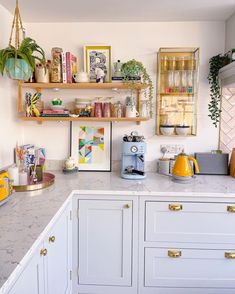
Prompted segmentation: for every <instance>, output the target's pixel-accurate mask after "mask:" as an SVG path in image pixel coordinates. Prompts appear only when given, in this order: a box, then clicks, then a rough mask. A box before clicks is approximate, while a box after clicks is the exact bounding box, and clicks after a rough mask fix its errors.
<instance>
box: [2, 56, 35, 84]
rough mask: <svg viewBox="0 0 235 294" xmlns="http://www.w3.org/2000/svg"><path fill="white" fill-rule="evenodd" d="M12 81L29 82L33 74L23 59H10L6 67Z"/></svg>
mask: <svg viewBox="0 0 235 294" xmlns="http://www.w3.org/2000/svg"><path fill="white" fill-rule="evenodd" d="M5 70H6V73H7V75H8V77H9V78H10V79H13V80H23V81H28V80H29V79H30V76H31V74H32V72H31V69H30V67H29V65H28V63H27V62H26V61H25V60H23V59H15V58H9V59H8V60H7V62H6V66H5Z"/></svg>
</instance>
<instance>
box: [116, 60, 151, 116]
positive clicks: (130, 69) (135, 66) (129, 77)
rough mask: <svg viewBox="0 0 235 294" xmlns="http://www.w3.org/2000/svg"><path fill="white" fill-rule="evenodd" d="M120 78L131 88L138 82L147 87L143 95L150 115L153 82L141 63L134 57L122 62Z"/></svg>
mask: <svg viewBox="0 0 235 294" xmlns="http://www.w3.org/2000/svg"><path fill="white" fill-rule="evenodd" d="M121 73H122V79H123V82H124V83H127V84H128V85H129V86H130V88H131V89H135V88H136V85H137V86H138V83H140V82H142V83H144V84H146V85H147V86H148V87H147V89H146V90H145V92H144V94H145V97H146V98H147V99H148V104H149V109H150V116H151V117H152V109H153V82H152V80H151V78H150V76H149V74H148V73H147V70H146V68H145V67H144V65H143V63H142V62H140V61H137V60H135V59H132V60H129V61H127V62H126V63H123V65H122V68H121Z"/></svg>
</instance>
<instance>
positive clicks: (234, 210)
mask: <svg viewBox="0 0 235 294" xmlns="http://www.w3.org/2000/svg"><path fill="white" fill-rule="evenodd" d="M227 211H228V212H235V206H231V205H228V206H227Z"/></svg>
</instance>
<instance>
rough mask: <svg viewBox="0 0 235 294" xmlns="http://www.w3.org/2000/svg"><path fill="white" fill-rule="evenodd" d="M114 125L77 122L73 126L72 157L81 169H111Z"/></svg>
mask: <svg viewBox="0 0 235 294" xmlns="http://www.w3.org/2000/svg"><path fill="white" fill-rule="evenodd" d="M111 137H112V125H111V124H110V123H109V122H108V123H105V122H102V123H101V122H99V123H97V122H86V123H84V122H83V123H82V122H76V123H73V126H72V144H71V146H72V157H73V158H74V159H75V160H76V166H78V168H79V170H80V171H111V143H112V138H111Z"/></svg>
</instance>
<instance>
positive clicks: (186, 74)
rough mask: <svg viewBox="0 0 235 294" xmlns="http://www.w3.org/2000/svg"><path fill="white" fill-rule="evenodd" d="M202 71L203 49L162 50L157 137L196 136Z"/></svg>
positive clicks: (159, 53) (159, 66) (159, 54)
mask: <svg viewBox="0 0 235 294" xmlns="http://www.w3.org/2000/svg"><path fill="white" fill-rule="evenodd" d="M198 69H199V48H160V49H159V52H158V89H159V92H158V95H157V99H158V101H157V130H156V133H157V135H165V136H166V135H167V136H171V135H178V136H180V135H181V136H192V135H194V136H195V135H196V132H197V95H198ZM175 126H176V127H175ZM182 126H183V127H182Z"/></svg>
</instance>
